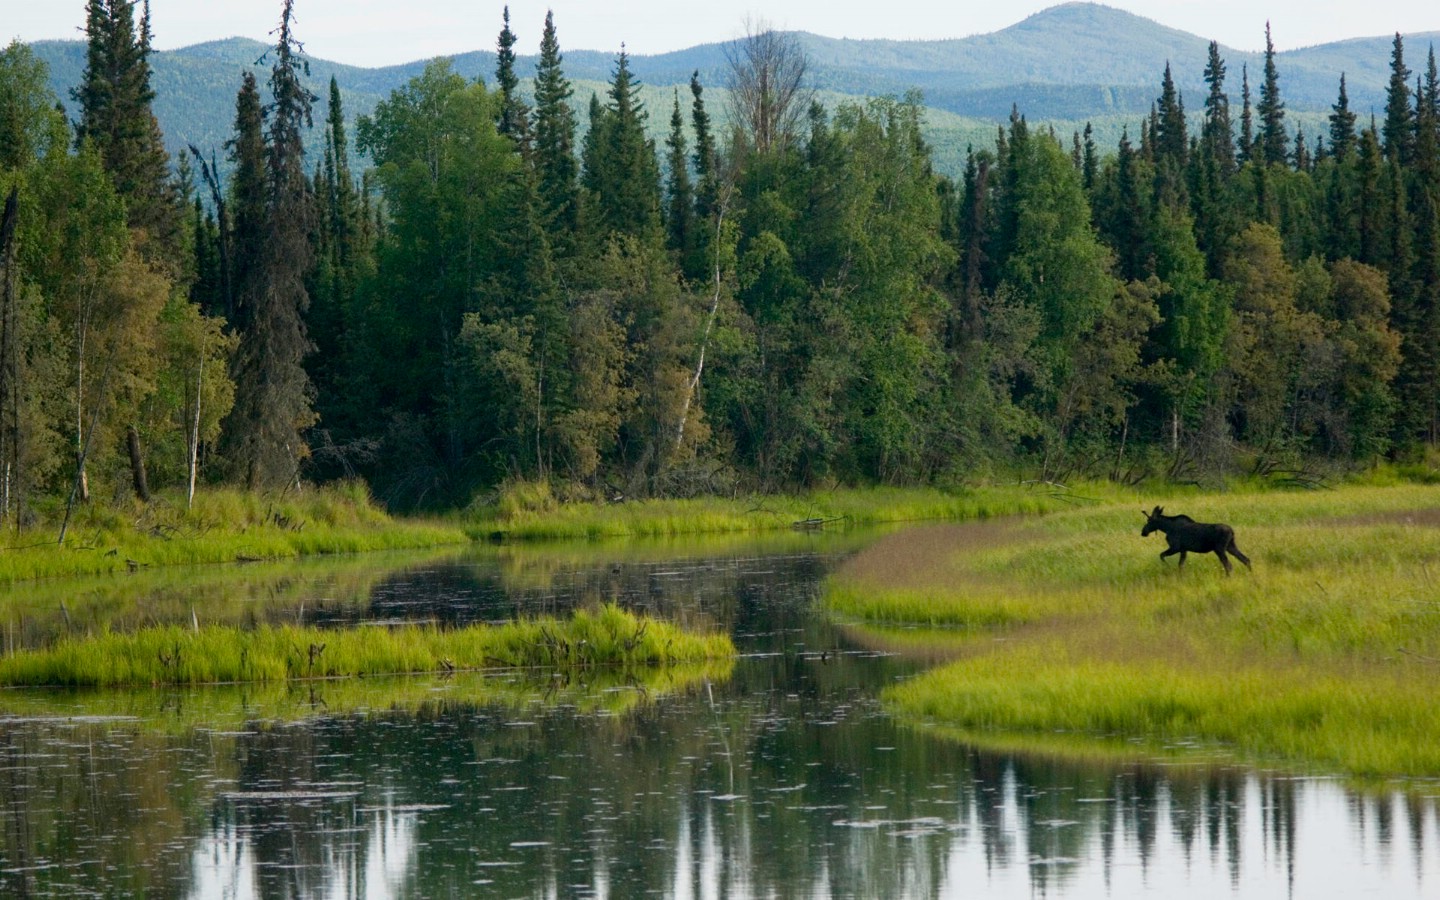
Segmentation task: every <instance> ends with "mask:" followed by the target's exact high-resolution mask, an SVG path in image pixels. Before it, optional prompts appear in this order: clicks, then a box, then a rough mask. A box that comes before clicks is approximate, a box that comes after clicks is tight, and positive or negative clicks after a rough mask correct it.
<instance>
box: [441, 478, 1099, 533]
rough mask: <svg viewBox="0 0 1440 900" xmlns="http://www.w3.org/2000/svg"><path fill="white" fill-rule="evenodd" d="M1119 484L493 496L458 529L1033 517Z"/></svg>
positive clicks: (640, 528) (685, 529) (640, 529)
mask: <svg viewBox="0 0 1440 900" xmlns="http://www.w3.org/2000/svg"><path fill="white" fill-rule="evenodd" d="M1119 493H1124V492H1123V491H1121V490H1120V489H1117V488H1114V487H1110V486H1105V485H1095V486H1090V485H1086V486H1082V487H1077V488H1075V489H1074V490H1064V491H1058V490H1056V489H1054V488H1052V487H1049V486H1040V487H1024V486H1016V487H985V488H967V489H956V490H954V491H942V490H939V489H934V488H887V487H875V488H845V489H838V490H834V491H821V492H815V493H810V494H805V495H771V496H764V497H740V498H734V499H729V498H721V497H708V498H702V499H696V500H639V501H627V502H624V503H568V504H559V503H554V502H538V501H537V502H534V503H533V504H528V505H527V504H525V503H519V502H505V499H506V498H502V499H501V501H500V502H497V503H494V504H491V505H489V506H484V507H481V508H479V509H477V510H475V511H472V513H471V514H469V515H468V516H467V517H465V519H464V526H465V528H466V529H467V530H468V531H469V532H470V533H471V534H473V535H475V536H477V537H487V536H492V535H503V536H505V537H506V538H509V539H562V538H600V537H664V536H672V535H686V534H726V533H736V532H757V531H768V530H774V529H780V528H790V527H792V526H793V525H794V524H795V523H798V522H804V521H814V522H817V523H831V524H837V523H844V524H846V525H877V524H884V523H890V522H918V521H929V520H974V519H991V518H996V517H1000V516H1015V515H1034V514H1039V513H1046V512H1054V511H1057V510H1061V509H1066V508H1072V507H1073V506H1074V505H1075V504H1077V503H1087V502H1094V501H1097V500H1098V499H1100V498H1102V497H1109V498H1113V497H1115V496H1116V495H1117V494H1119Z"/></svg>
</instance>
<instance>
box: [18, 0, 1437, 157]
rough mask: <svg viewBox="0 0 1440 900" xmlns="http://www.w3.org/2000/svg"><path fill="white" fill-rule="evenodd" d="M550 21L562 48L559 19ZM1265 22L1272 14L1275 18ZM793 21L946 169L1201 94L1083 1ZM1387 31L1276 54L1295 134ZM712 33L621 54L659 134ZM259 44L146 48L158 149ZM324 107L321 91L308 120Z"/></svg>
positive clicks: (264, 64) (249, 60)
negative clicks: (888, 21)
mask: <svg viewBox="0 0 1440 900" xmlns="http://www.w3.org/2000/svg"><path fill="white" fill-rule="evenodd" d="M557 25H558V26H559V33H560V39H561V43H562V48H563V46H564V42H565V40H566V37H567V36H566V34H565V31H564V22H563V21H560V22H558V23H557ZM1276 27H1277V29H1283V27H1284V25H1283V23H1276ZM302 37H303V35H302ZM796 37H797V39H798V40H799V41H800V43H801V45H802V46H803V47H804V48H805V50H806V52H807V53H808V55H809V58H810V73H811V79H812V84H813V86H814V87H815V88H816V89H817V90H819V91H820V92H821V97H822V99H824V100H825V101H826V102H827V103H829V102H838V101H840V100H844V99H847V98H849V99H858V98H862V97H867V96H877V95H885V94H892V95H903V94H905V93H906V92H907V91H909V90H912V89H918V90H920V91H921V92H922V95H923V98H924V102H925V104H926V106H928V107H929V108H930V114H929V116H928V120H929V128H930V140H931V144H932V146H934V147H935V148H936V159H937V165H939V167H940V168H941V169H942V170H943V171H949V172H951V173H952V174H953V173H954V172H955V171H957V170H958V168H959V165H960V161H961V160H962V159H963V153H964V145H965V144H966V143H976V144H977V145H978V144H981V143H988V142H990V141H991V140H993V138H994V133H995V124H996V123H997V122H1001V121H1004V120H1005V118H1006V117H1008V116H1009V114H1010V110H1011V107H1012V105H1014V106H1018V108H1019V109H1020V111H1021V112H1022V113H1024V114H1025V115H1026V117H1027V118H1028V119H1029V120H1030V121H1031V122H1032V123H1045V122H1048V123H1051V124H1052V125H1053V126H1054V127H1055V128H1056V130H1057V132H1059V133H1061V134H1068V133H1069V132H1070V131H1071V130H1072V129H1075V128H1079V127H1083V125H1084V123H1085V122H1086V121H1093V122H1095V123H1096V129H1097V140H1098V141H1099V142H1100V144H1101V146H1102V147H1106V148H1109V147H1111V146H1113V145H1114V141H1115V139H1116V138H1118V135H1119V133H1120V129H1121V128H1122V127H1124V126H1127V125H1128V126H1130V127H1132V129H1133V127H1134V125H1135V123H1137V122H1138V121H1139V120H1140V118H1141V117H1143V116H1145V115H1146V114H1148V112H1149V110H1150V105H1151V104H1152V103H1153V102H1154V101H1155V98H1156V97H1157V96H1158V95H1159V93H1160V81H1161V77H1162V75H1163V73H1164V70H1165V65H1166V63H1167V62H1168V63H1169V64H1170V66H1171V70H1172V73H1173V76H1174V78H1175V81H1176V83H1177V85H1178V86H1179V87H1180V88H1181V90H1182V91H1183V96H1184V99H1185V103H1186V107H1187V109H1188V110H1189V111H1190V112H1191V113H1192V115H1193V114H1195V113H1198V112H1199V110H1200V108H1201V105H1202V102H1203V98H1204V96H1205V94H1206V88H1205V84H1204V79H1203V73H1204V68H1205V61H1206V57H1207V53H1208V47H1209V41H1208V40H1207V39H1205V38H1203V37H1199V36H1197V35H1193V34H1189V33H1186V32H1183V31H1178V30H1176V29H1173V28H1167V27H1165V26H1164V25H1161V24H1159V23H1157V22H1154V21H1152V20H1150V19H1146V18H1143V17H1140V16H1136V15H1133V14H1131V13H1127V12H1123V11H1121V10H1117V9H1112V8H1110V7H1107V6H1101V5H1098V4H1094V3H1066V4H1063V5H1061V6H1056V7H1053V8H1051V9H1047V10H1045V11H1043V12H1040V13H1036V14H1035V15H1033V16H1031V17H1029V18H1027V19H1025V20H1024V21H1022V22H1019V23H1017V24H1015V25H1012V26H1010V27H1009V28H1005V29H1002V30H1000V31H997V32H994V33H992V34H984V35H976V36H973V37H968V38H959V39H955V40H940V41H889V40H848V39H844V40H840V39H834V38H826V37H820V36H818V35H813V34H808V33H805V32H797V33H796ZM1404 37H1405V48H1406V53H1407V56H1406V62H1407V64H1408V65H1409V66H1410V68H1411V69H1415V70H1417V71H1418V70H1423V68H1424V61H1425V54H1426V52H1427V51H1428V49H1429V48H1430V46H1431V45H1432V44H1433V43H1435V42H1436V41H1437V39H1440V32H1426V33H1422V34H1411V35H1405V36H1404ZM582 40H583V38H582ZM1393 40H1394V36H1393V35H1385V36H1377V37H1361V38H1354V39H1351V40H1346V41H1339V42H1336V43H1331V44H1323V45H1320V46H1316V47H1307V48H1304V49H1301V50H1291V51H1287V52H1284V53H1279V54H1277V55H1276V65H1277V67H1278V69H1279V73H1280V92H1281V97H1282V99H1283V100H1284V102H1285V104H1286V109H1287V111H1288V112H1289V113H1290V114H1291V121H1292V122H1296V123H1299V124H1300V125H1302V126H1303V127H1305V130H1306V133H1307V134H1309V135H1312V136H1313V135H1315V134H1317V133H1319V129H1321V128H1323V121H1322V120H1323V118H1324V116H1325V115H1327V114H1328V113H1329V111H1330V105H1331V104H1332V103H1334V102H1335V97H1336V94H1337V89H1338V87H1339V81H1340V74H1341V73H1342V72H1343V73H1345V76H1346V85H1347V88H1348V91H1349V96H1350V104H1351V108H1352V109H1353V110H1355V111H1356V112H1357V113H1358V114H1359V116H1360V117H1361V119H1362V121H1363V120H1364V119H1365V118H1366V117H1367V116H1368V115H1369V113H1370V112H1371V111H1374V112H1375V113H1376V114H1377V115H1379V114H1381V113H1382V112H1383V107H1384V102H1385V101H1384V93H1385V85H1386V83H1387V82H1388V80H1389V68H1390V50H1391V45H1392V42H1393ZM32 46H33V48H34V50H35V52H36V53H37V54H38V55H39V56H40V57H41V58H42V59H44V60H45V61H46V62H47V63H48V64H49V65H50V74H51V84H52V86H53V88H54V90H55V92H56V94H57V95H59V96H60V97H61V99H62V100H63V101H64V102H65V103H66V104H67V106H70V107H72V113H71V114H72V116H73V115H74V111H73V105H74V104H73V101H72V100H71V99H70V89H71V88H72V87H73V86H74V85H76V84H77V83H78V82H79V81H80V78H81V75H82V73H83V71H84V66H85V45H84V43H83V42H80V41H42V42H37V43H35V44H34V45H32ZM725 49H726V45H725V44H720V43H716V44H702V45H700V46H696V47H691V48H689V49H686V50H679V51H676V52H673V53H665V54H659V55H655V56H632V57H630V63H631V67H632V70H633V71H634V72H635V74H636V75H637V76H638V78H639V79H640V81H641V82H642V83H643V84H644V85H646V92H645V94H644V95H643V96H644V98H645V100H646V102H647V105H648V107H649V109H650V110H651V112H652V115H651V127H652V129H653V130H654V131H655V132H656V133H657V134H658V133H659V132H660V131H662V130H663V128H664V127H665V126H666V123H668V120H669V115H668V111H669V108H670V104H671V102H672V100H671V97H672V91H673V90H674V89H675V88H676V87H680V88H682V92H681V103H682V106H683V107H685V108H686V109H688V103H689V96H688V91H685V90H683V86H684V85H686V84H688V82H689V79H690V75H691V73H692V72H697V71H698V72H699V73H700V79H701V82H702V83H703V84H704V85H706V89H707V93H706V96H707V100H708V101H709V102H710V104H711V108H712V112H713V113H715V114H720V113H723V105H724V104H723V100H724V91H723V89H722V86H723V85H724V83H725V80H726V70H727V63H726V54H725ZM268 50H269V47H268V46H267V45H266V44H263V43H260V42H258V41H253V40H249V39H245V38H231V39H228V40H222V41H212V42H209V43H204V44H196V45H194V46H191V47H184V48H181V49H178V50H171V51H160V52H157V53H155V54H154V56H153V57H152V64H153V66H154V72H155V76H154V88H155V92H156V101H155V112H156V115H157V117H158V118H159V119H160V125H161V127H162V128H163V129H164V132H165V135H166V139H167V142H168V144H169V146H170V150H171V152H172V153H176V152H179V151H180V150H182V149H183V148H184V147H185V145H187V144H190V143H194V144H196V145H198V146H199V147H201V148H202V149H203V150H206V151H207V152H208V151H209V149H211V148H214V149H215V150H216V152H217V153H219V154H221V155H223V151H222V150H221V149H220V148H221V147H222V145H223V143H224V141H225V140H226V138H227V137H228V136H229V134H230V130H231V125H232V121H233V119H234V109H235V94H236V91H237V90H238V89H239V86H240V72H241V70H242V69H246V68H251V69H257V70H259V78H260V80H261V82H262V84H263V83H264V80H265V77H266V75H267V73H268V68H269V65H268V60H267V59H266V58H265V56H266V53H267V51H268ZM564 52H565V63H564V69H565V74H566V76H567V77H569V78H570V80H571V81H572V82H573V83H574V85H575V89H576V90H575V102H576V104H577V107H578V108H579V109H581V110H582V111H583V109H584V108H585V107H586V106H587V105H588V104H589V99H590V94H591V92H592V91H593V92H596V93H601V94H602V96H603V91H604V89H605V84H606V82H608V80H609V78H610V76H611V72H612V71H613V69H614V64H615V55H614V54H613V53H608V52H597V51H593V50H567V51H564ZM1221 53H1222V55H1223V57H1224V59H1225V62H1226V66H1227V69H1228V74H1227V78H1226V89H1227V92H1228V93H1229V95H1230V98H1231V103H1232V105H1233V106H1235V107H1236V108H1237V109H1236V112H1235V114H1234V115H1235V117H1236V118H1237V119H1238V107H1239V105H1240V90H1241V69H1242V66H1248V67H1249V69H1250V72H1251V85H1252V89H1257V90H1258V84H1259V72H1260V69H1261V66H1262V64H1263V57H1262V56H1261V54H1259V53H1250V52H1242V51H1238V50H1232V49H1228V48H1222V49H1221ZM452 60H453V63H454V66H455V69H456V71H457V72H459V73H460V74H462V75H464V76H466V77H481V78H484V79H485V80H486V81H487V82H488V81H492V80H493V73H494V68H495V55H494V53H493V52H492V51H488V50H480V51H475V52H471V53H465V54H461V55H458V56H455V57H452ZM535 60H536V57H534V56H523V57H521V58H520V60H519V65H518V67H517V68H518V71H519V72H520V73H522V74H523V73H528V72H533V71H534V63H535ZM426 62H427V61H425V60H419V61H416V62H412V63H406V64H404V65H398V66H387V67H384V68H377V69H366V68H359V67H355V66H347V65H344V64H342V63H336V62H331V61H328V60H321V59H311V60H310V81H311V89H312V90H313V91H314V92H315V93H316V94H317V95H318V96H320V97H322V98H324V97H327V96H328V91H329V87H328V86H329V82H330V77H331V75H332V74H333V75H334V76H335V78H336V80H337V82H338V83H339V85H340V88H341V94H342V97H343V99H344V102H345V105H346V112H347V115H348V116H350V117H354V116H356V115H360V114H364V113H368V112H370V111H371V110H373V109H374V107H375V104H376V103H377V102H379V101H380V100H382V99H384V98H385V97H386V96H388V95H389V93H390V92H391V91H392V90H394V89H396V88H398V87H401V86H402V85H404V84H405V83H406V82H407V81H408V80H409V79H411V78H413V77H415V76H416V75H419V74H420V72H421V71H422V70H423V69H424V67H425V65H426ZM322 116H323V100H322V104H321V105H320V108H317V112H316V118H317V120H318V119H320V118H321V117H322ZM581 122H582V123H583V122H584V116H583V115H582V117H581ZM316 139H317V140H318V135H317V136H316Z"/></svg>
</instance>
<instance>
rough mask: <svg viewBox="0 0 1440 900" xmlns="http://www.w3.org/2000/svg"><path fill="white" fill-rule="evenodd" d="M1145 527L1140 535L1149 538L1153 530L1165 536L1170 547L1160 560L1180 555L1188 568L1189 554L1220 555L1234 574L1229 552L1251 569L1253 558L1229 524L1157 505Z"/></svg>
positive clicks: (1181, 564)
mask: <svg viewBox="0 0 1440 900" xmlns="http://www.w3.org/2000/svg"><path fill="white" fill-rule="evenodd" d="M1141 512H1142V513H1144V514H1145V527H1144V528H1143V529H1141V531H1140V536H1141V537H1148V536H1149V535H1150V533H1151V532H1152V531H1158V532H1160V533H1161V534H1163V535H1165V543H1166V544H1168V545H1169V546H1168V547H1167V548H1166V549H1165V551H1164V552H1162V553H1161V554H1160V559H1161V560H1164V559H1165V557H1167V556H1173V555H1174V554H1176V553H1178V554H1180V567H1181V568H1184V567H1185V554H1187V553H1213V554H1215V555H1216V556H1218V557H1220V564H1221V565H1223V566H1224V567H1225V574H1226V575H1229V574H1230V559H1229V557H1227V556H1226V555H1225V554H1226V553H1229V554H1230V555H1231V556H1234V557H1235V558H1236V559H1238V560H1240V561H1241V562H1242V563H1244V564H1245V568H1247V569H1248V568H1250V557H1248V556H1246V555H1245V554H1243V553H1241V552H1240V548H1239V547H1236V546H1235V529H1233V528H1231V527H1230V526H1229V525H1219V524H1211V523H1208V522H1197V521H1195V520H1194V519H1192V518H1190V517H1189V516H1167V515H1165V510H1164V509H1162V508H1160V507H1158V506H1157V507H1155V510H1154V511H1153V512H1148V513H1147V512H1145V511H1144V510H1143V509H1142V510H1141Z"/></svg>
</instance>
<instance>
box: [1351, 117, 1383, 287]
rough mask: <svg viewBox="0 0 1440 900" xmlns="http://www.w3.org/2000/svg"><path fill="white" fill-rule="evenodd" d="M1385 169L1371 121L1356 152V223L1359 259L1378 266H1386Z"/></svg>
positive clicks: (1378, 136) (1373, 124)
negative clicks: (1383, 178)
mask: <svg viewBox="0 0 1440 900" xmlns="http://www.w3.org/2000/svg"><path fill="white" fill-rule="evenodd" d="M1384 169H1385V160H1384V151H1383V150H1382V149H1381V147H1380V134H1379V131H1378V130H1377V129H1376V126H1375V123H1374V122H1373V121H1372V122H1371V123H1370V127H1369V128H1366V129H1365V130H1364V131H1363V132H1361V133H1360V143H1359V151H1358V153H1357V155H1356V165H1355V182H1356V197H1355V217H1356V222H1355V227H1356V232H1357V234H1356V243H1357V245H1358V247H1359V251H1360V252H1359V255H1358V256H1357V257H1356V259H1357V260H1358V261H1359V262H1363V263H1365V264H1366V265H1370V266H1375V267H1376V268H1384V266H1385V252H1384V247H1385V231H1386V227H1385V197H1384V189H1383V186H1382V183H1381V182H1382V176H1383V172H1384Z"/></svg>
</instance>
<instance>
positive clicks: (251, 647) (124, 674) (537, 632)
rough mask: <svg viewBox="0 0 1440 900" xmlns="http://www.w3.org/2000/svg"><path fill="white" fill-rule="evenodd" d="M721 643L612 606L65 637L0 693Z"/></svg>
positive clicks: (571, 664) (563, 661) (668, 660)
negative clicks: (458, 620)
mask: <svg viewBox="0 0 1440 900" xmlns="http://www.w3.org/2000/svg"><path fill="white" fill-rule="evenodd" d="M734 652H735V648H734V645H733V644H731V642H730V639H729V638H728V637H726V636H724V635H698V634H690V633H687V632H685V631H682V630H681V629H680V628H678V627H676V626H674V625H671V624H669V623H667V622H662V621H660V620H657V619H650V618H642V617H638V616H635V615H633V614H631V613H628V612H626V611H624V610H622V609H620V608H619V607H616V606H613V605H611V606H603V607H600V608H599V609H597V610H594V611H580V612H577V613H575V615H574V616H572V617H571V618H570V619H568V620H558V619H530V620H523V621H517V622H512V623H509V624H506V625H477V626H471V627H467V628H459V629H453V630H442V629H440V628H435V627H428V626H421V627H417V626H408V627H403V628H393V629H387V628H381V627H361V628H354V629H348V630H333V631H330V630H322V629H318V628H301V627H290V626H281V627H272V626H263V627H260V628H256V629H252V630H244V629H240V628H233V627H228V626H212V627H205V628H201V629H199V630H187V629H184V628H180V627H177V626H170V627H160V628H147V629H142V630H140V631H137V632H134V633H131V634H103V635H97V636H94V637H86V638H72V639H66V640H63V641H61V642H59V643H58V644H56V645H55V646H53V647H51V648H48V649H45V650H27V651H22V652H20V653H16V654H13V655H11V656H8V657H5V658H4V659H0V684H5V685H69V686H92V687H114V686H127V685H160V684H178V685H196V684H216V683H227V682H279V681H287V680H292V679H300V678H333V677H346V676H357V675H396V674H403V673H413V672H441V671H462V670H471V669H481V668H489V667H500V666H503V667H545V668H553V669H582V668H589V667H620V668H630V667H641V666H652V665H669V664H676V663H693V662H699V661H703V660H709V659H721V658H726V657H729V656H732V655H733V654H734Z"/></svg>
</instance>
